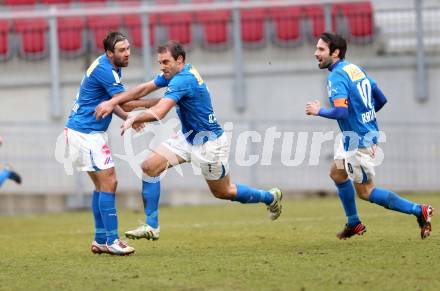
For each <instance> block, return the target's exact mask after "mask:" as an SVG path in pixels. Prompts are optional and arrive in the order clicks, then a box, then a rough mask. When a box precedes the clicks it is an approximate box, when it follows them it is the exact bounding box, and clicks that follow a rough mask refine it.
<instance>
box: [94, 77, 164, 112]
mask: <svg viewBox="0 0 440 291" xmlns="http://www.w3.org/2000/svg"><path fill="white" fill-rule="evenodd" d="M157 89H158V87H157V86H156V85H155V84H154V81H149V82H146V83H142V84H139V85H137V86H136V87H134V88H131V89H130V90H127V91H125V92H121V93H118V94H115V95H113V97H112V99H110V100H108V101H104V102H102V103H101V104H99V105H98V106H97V107H96V109H95V115H96V119H101V118H104V117H106V116H107V115H109V114H111V113H112V112H113V109H114V108H115V106H116V105H119V104H123V103H125V102H128V101H132V100H136V99H139V98H141V97H144V96H146V95H148V94H150V93H151V92H153V91H155V90H157Z"/></svg>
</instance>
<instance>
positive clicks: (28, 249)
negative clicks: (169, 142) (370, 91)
mask: <svg viewBox="0 0 440 291" xmlns="http://www.w3.org/2000/svg"><path fill="white" fill-rule="evenodd" d="M406 197H408V198H410V199H414V200H416V201H421V202H424V201H429V202H430V203H431V204H433V206H434V207H435V206H437V207H440V195H435V194H431V195H428V194H426V195H417V196H416V195H412V196H406ZM283 207H284V209H283V214H282V215H281V217H280V219H279V220H277V221H275V222H271V221H269V219H268V218H267V213H266V210H265V208H264V207H263V206H261V205H241V204H238V203H225V204H220V205H213V206H191V207H163V208H162V209H161V212H160V218H161V237H160V240H158V241H155V242H152V241H147V240H138V241H130V242H131V244H132V245H133V246H134V247H135V248H136V253H135V254H134V255H132V256H128V257H116V256H109V255H93V254H92V253H91V252H90V250H89V248H90V243H91V241H92V233H93V227H92V225H93V221H92V215H91V212H72V213H63V214H50V215H32V216H17V217H0V290H440V243H439V238H440V224H437V219H436V218H437V217H435V216H434V219H433V233H432V235H431V237H429V238H428V239H427V240H423V241H422V240H421V239H420V235H419V229H418V226H417V223H416V219H415V218H414V217H413V216H410V215H403V214H400V213H397V212H393V211H389V210H385V209H383V208H382V207H378V206H375V205H373V204H370V203H367V202H364V201H359V200H358V208H359V212H360V216H361V219H362V221H363V222H364V223H365V224H366V226H367V229H368V231H367V233H366V234H365V235H364V236H356V237H353V238H351V239H350V240H347V241H339V240H337V239H336V237H335V233H336V232H337V231H339V230H340V229H341V228H342V227H343V225H344V221H345V218H344V215H343V210H342V206H341V205H340V204H339V201H338V199H337V198H336V197H328V198H321V199H320V198H310V199H298V200H287V201H285V202H284V206H283ZM142 220H143V213H142V212H136V213H135V212H132V211H128V210H123V211H121V212H119V226H120V227H119V229H120V232H122V231H123V230H127V229H129V228H132V227H134V226H137V224H138V223H139V222H141V221H142Z"/></svg>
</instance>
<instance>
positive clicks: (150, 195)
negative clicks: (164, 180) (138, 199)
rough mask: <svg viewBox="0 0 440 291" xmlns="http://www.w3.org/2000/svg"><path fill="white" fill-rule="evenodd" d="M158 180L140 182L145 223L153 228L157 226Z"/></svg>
mask: <svg viewBox="0 0 440 291" xmlns="http://www.w3.org/2000/svg"><path fill="white" fill-rule="evenodd" d="M159 198H160V180H159V179H154V180H151V179H150V181H144V180H143V181H142V200H143V202H144V211H145V216H146V220H145V223H146V224H148V225H149V226H151V227H153V228H157V227H158V226H159Z"/></svg>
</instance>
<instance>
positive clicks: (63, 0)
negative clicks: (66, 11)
mask: <svg viewBox="0 0 440 291" xmlns="http://www.w3.org/2000/svg"><path fill="white" fill-rule="evenodd" d="M40 2H41V4H45V5H53V4H69V3H70V2H72V1H71V0H40Z"/></svg>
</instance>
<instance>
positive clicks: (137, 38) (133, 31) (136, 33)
mask: <svg viewBox="0 0 440 291" xmlns="http://www.w3.org/2000/svg"><path fill="white" fill-rule="evenodd" d="M123 19H124V24H125V28H126V29H127V32H128V34H129V40H130V43H131V44H132V45H133V46H134V47H136V48H141V47H142V44H143V39H142V21H141V17H140V16H139V15H138V14H136V15H124V16H123ZM156 24H157V16H155V15H152V14H149V16H148V25H149V27H150V46H154V42H155V32H154V28H155V26H156Z"/></svg>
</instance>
